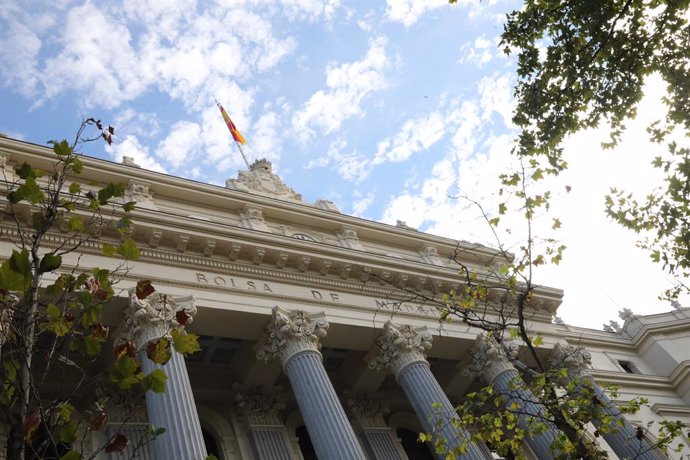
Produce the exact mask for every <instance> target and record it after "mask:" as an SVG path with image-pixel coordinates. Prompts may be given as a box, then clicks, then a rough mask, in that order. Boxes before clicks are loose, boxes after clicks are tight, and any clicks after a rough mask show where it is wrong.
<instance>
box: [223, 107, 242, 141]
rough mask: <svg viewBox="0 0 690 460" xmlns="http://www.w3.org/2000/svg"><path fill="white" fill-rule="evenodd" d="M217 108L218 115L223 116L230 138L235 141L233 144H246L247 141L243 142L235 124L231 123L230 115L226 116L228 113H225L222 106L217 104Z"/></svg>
mask: <svg viewBox="0 0 690 460" xmlns="http://www.w3.org/2000/svg"><path fill="white" fill-rule="evenodd" d="M218 108H219V109H220V114H221V115H223V120H225V124H226V125H228V129H229V130H230V134H232V138H233V139H235V142H238V143H240V144H242V145H244V144H246V143H247V141H246V140H244V136H242V133H240V131H239V130H238V129H237V127H236V126H235V123H233V122H232V120H231V119H230V115H228V112H226V111H225V109H224V108H223V106H222V105H220V104H218Z"/></svg>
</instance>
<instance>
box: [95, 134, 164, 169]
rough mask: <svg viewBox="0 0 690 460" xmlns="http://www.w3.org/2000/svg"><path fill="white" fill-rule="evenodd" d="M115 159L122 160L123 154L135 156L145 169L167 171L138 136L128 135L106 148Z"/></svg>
mask: <svg viewBox="0 0 690 460" xmlns="http://www.w3.org/2000/svg"><path fill="white" fill-rule="evenodd" d="M105 150H106V152H108V154H109V155H110V157H111V158H112V159H113V161H116V162H118V163H119V162H122V157H123V156H128V157H132V158H134V162H135V163H136V164H138V165H139V166H141V167H142V168H144V169H149V170H151V171H158V172H162V173H165V172H167V171H166V170H165V168H164V167H163V166H161V165H160V164H159V163H158V162H157V161H156V160H155V159H154V158H153V157H152V156H151V155H150V154H149V149H148V147H146V146H145V145H142V144H141V143H140V142H139V140H138V139H137V138H136V136H132V135H127V136H125V137H124V138H123V139H116V140H115V142H114V143H113V144H112V145H111V146H107V147H106V148H105Z"/></svg>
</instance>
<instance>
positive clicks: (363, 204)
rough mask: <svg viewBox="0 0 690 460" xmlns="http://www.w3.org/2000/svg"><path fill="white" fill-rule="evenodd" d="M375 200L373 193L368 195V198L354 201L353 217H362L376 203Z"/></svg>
mask: <svg viewBox="0 0 690 460" xmlns="http://www.w3.org/2000/svg"><path fill="white" fill-rule="evenodd" d="M374 198H375V195H374V194H373V193H367V195H366V196H364V197H362V198H358V199H356V200H354V201H353V202H352V215H353V216H357V217H362V216H363V215H364V213H365V212H366V211H367V209H369V206H371V204H372V203H373V202H374Z"/></svg>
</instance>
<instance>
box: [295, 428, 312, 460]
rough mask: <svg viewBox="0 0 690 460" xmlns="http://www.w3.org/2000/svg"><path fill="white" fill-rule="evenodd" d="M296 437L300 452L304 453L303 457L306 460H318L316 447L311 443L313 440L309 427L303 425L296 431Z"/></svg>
mask: <svg viewBox="0 0 690 460" xmlns="http://www.w3.org/2000/svg"><path fill="white" fill-rule="evenodd" d="M295 436H297V441H298V442H299V450H300V452H302V457H304V460H318V458H317V457H316V451H315V450H314V446H313V445H312V443H311V438H310V437H309V432H308V431H307V427H306V426H304V425H302V426H300V427H299V428H297V429H296V430H295Z"/></svg>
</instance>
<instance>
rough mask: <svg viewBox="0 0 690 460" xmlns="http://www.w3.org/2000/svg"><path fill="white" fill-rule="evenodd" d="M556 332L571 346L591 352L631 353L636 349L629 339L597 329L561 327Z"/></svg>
mask: <svg viewBox="0 0 690 460" xmlns="http://www.w3.org/2000/svg"><path fill="white" fill-rule="evenodd" d="M556 330H557V331H558V332H559V333H560V336H561V337H563V338H565V340H566V341H567V342H568V343H569V344H571V345H578V346H583V347H585V348H588V349H591V350H596V349H604V350H607V351H610V350H613V349H616V350H621V351H628V352H629V351H633V350H634V349H635V347H634V345H633V344H632V342H630V341H629V339H627V338H624V337H620V336H619V335H616V334H612V333H608V332H603V331H599V330H596V329H586V328H573V327H572V326H565V327H563V326H561V327H559V328H557V329H556Z"/></svg>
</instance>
